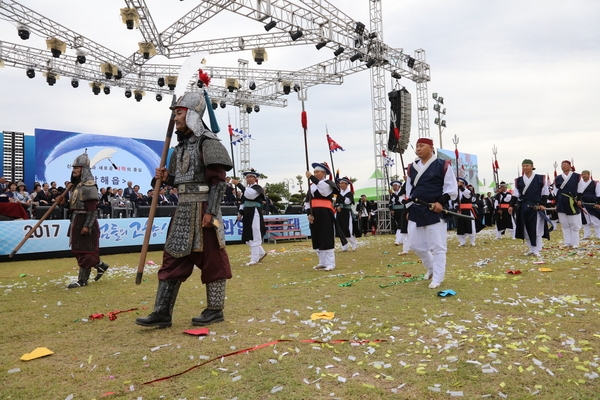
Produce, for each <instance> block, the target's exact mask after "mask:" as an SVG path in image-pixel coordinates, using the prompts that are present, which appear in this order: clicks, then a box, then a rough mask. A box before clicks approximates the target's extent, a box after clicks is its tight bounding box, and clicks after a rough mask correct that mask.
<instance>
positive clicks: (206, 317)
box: [192, 308, 225, 326]
mask: <svg viewBox="0 0 600 400" xmlns="http://www.w3.org/2000/svg"><path fill="white" fill-rule="evenodd" d="M224 320H225V318H224V317H223V310H209V309H208V308H207V309H206V310H204V311H202V314H200V315H199V316H198V317H194V318H192V325H194V326H205V325H210V324H212V323H215V322H221V321H224Z"/></svg>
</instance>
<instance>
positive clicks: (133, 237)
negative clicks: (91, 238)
mask: <svg viewBox="0 0 600 400" xmlns="http://www.w3.org/2000/svg"><path fill="white" fill-rule="evenodd" d="M270 218H277V219H281V218H285V219H286V220H287V223H288V224H293V227H294V228H297V229H301V230H302V234H303V235H307V236H310V228H309V226H308V219H307V217H306V215H305V214H299V215H286V216H281V215H266V216H265V220H268V219H270ZM169 222H170V218H168V217H165V218H154V224H153V225H152V234H151V236H150V245H157V244H159V245H160V244H164V243H165V240H166V237H167V230H168V228H169ZM36 223H37V221H36V220H18V221H4V222H0V227H1V229H0V256H7V255H9V254H10V253H11V252H12V251H13V250H14V248H15V247H17V245H18V244H19V243H20V242H21V240H23V238H24V237H25V235H26V234H27V232H29V231H30V230H31V229H32V228H33V226H35V224H36ZM69 223H70V222H69V220H47V221H44V222H43V223H42V224H41V225H40V226H39V227H38V228H37V229H36V230H35V232H34V233H33V235H32V236H31V238H29V240H27V241H26V242H25V244H24V245H23V246H22V247H21V249H19V251H18V252H17V254H30V253H50V252H58V251H65V250H70V247H69V237H68V236H67V232H68V229H69ZM98 223H99V225H100V248H102V249H105V248H117V247H126V246H140V248H141V246H142V244H143V241H144V235H145V234H146V229H147V225H148V220H147V219H146V218H114V219H100V220H98ZM223 227H224V229H225V240H226V241H227V242H229V243H231V242H240V241H241V240H242V228H243V227H242V223H241V222H237V223H236V217H235V216H233V215H232V216H224V217H223Z"/></svg>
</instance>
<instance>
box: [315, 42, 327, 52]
mask: <svg viewBox="0 0 600 400" xmlns="http://www.w3.org/2000/svg"><path fill="white" fill-rule="evenodd" d="M325 46H327V40H323V41H322V42H319V43H317V44H316V45H315V47H316V48H317V50H321V49H322V48H323V47H325Z"/></svg>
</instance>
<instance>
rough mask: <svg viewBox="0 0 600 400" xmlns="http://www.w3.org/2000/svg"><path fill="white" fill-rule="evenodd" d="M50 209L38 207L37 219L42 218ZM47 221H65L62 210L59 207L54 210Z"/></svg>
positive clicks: (36, 209) (36, 210)
mask: <svg viewBox="0 0 600 400" xmlns="http://www.w3.org/2000/svg"><path fill="white" fill-rule="evenodd" d="M49 209H50V206H37V207H36V208H35V219H40V218H42V217H43V216H44V214H46V212H47V211H48V210H49ZM46 219H63V212H62V208H60V207H59V206H56V207H54V210H52V213H51V214H50V215H48V218H46Z"/></svg>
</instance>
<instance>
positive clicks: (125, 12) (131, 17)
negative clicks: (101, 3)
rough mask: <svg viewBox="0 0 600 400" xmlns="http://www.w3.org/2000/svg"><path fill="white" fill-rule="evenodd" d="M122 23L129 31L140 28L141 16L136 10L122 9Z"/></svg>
mask: <svg viewBox="0 0 600 400" xmlns="http://www.w3.org/2000/svg"><path fill="white" fill-rule="evenodd" d="M121 21H123V23H124V24H125V26H127V29H129V30H132V29H133V28H134V27H139V26H140V16H139V14H138V12H137V10H136V9H135V8H121Z"/></svg>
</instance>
